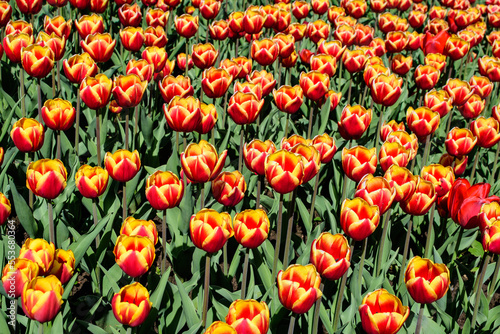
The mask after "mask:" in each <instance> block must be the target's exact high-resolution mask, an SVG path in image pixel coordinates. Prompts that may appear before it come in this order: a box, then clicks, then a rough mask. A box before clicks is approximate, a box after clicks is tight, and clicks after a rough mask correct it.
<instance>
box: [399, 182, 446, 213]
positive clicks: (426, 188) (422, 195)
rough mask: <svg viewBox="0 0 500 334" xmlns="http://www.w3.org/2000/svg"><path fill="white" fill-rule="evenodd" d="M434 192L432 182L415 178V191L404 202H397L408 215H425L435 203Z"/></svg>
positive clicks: (435, 196)
mask: <svg viewBox="0 0 500 334" xmlns="http://www.w3.org/2000/svg"><path fill="white" fill-rule="evenodd" d="M436 198H437V195H436V190H435V189H434V185H433V184H432V182H429V181H425V180H424V179H422V178H421V177H420V176H417V185H416V187H415V191H414V192H413V194H411V195H410V197H408V198H407V199H406V200H404V201H401V202H399V205H400V206H401V209H403V211H404V212H406V213H407V214H409V215H413V216H422V215H425V214H426V213H427V212H428V211H429V209H430V208H431V206H432V205H433V204H434V202H435V201H436Z"/></svg>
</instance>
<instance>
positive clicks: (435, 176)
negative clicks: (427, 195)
mask: <svg viewBox="0 0 500 334" xmlns="http://www.w3.org/2000/svg"><path fill="white" fill-rule="evenodd" d="M420 176H421V177H422V179H423V180H425V181H429V182H431V183H432V184H433V185H434V189H435V190H436V195H437V197H443V196H445V195H446V194H448V192H449V191H450V189H451V186H452V184H453V182H455V173H454V172H453V169H452V168H451V167H445V166H443V165H440V164H432V165H428V166H424V167H422V171H421V172H420Z"/></svg>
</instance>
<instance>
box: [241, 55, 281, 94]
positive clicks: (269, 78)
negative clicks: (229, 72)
mask: <svg viewBox="0 0 500 334" xmlns="http://www.w3.org/2000/svg"><path fill="white" fill-rule="evenodd" d="M233 60H235V61H236V58H234V59H233ZM250 67H251V63H250ZM242 72H243V70H242ZM240 76H241V73H240ZM247 80H248V81H250V82H251V83H254V84H259V83H260V85H261V86H262V96H267V95H269V93H271V92H272V91H273V88H274V86H275V85H276V80H275V79H274V78H273V74H272V73H268V72H266V70H262V71H253V72H252V73H251V74H249V75H247Z"/></svg>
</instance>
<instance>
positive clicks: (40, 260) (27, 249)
mask: <svg viewBox="0 0 500 334" xmlns="http://www.w3.org/2000/svg"><path fill="white" fill-rule="evenodd" d="M55 252H56V248H55V247H54V244H53V243H50V244H49V243H48V242H47V241H45V240H43V239H31V238H28V239H26V241H25V242H24V244H23V246H22V247H21V250H20V251H19V258H20V259H26V260H31V261H33V262H35V263H36V264H37V265H38V274H39V275H40V276H41V275H47V274H48V273H49V272H50V268H51V267H52V262H53V261H54V254H55ZM35 276H36V275H35ZM33 278H34V276H33Z"/></svg>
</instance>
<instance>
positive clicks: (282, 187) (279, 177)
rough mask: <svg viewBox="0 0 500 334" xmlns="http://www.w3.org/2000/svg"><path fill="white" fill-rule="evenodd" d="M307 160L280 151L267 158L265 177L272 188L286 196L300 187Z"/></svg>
mask: <svg viewBox="0 0 500 334" xmlns="http://www.w3.org/2000/svg"><path fill="white" fill-rule="evenodd" d="M304 160H305V158H303V157H302V156H300V155H298V154H294V153H291V152H288V151H285V150H279V151H276V152H274V153H272V154H269V155H268V156H267V157H266V162H265V175H266V178H267V181H268V182H269V184H270V186H271V187H272V188H273V189H274V190H275V191H277V192H278V193H280V194H286V193H289V192H291V191H293V190H294V189H295V188H296V187H298V186H299V185H300V184H301V183H302V180H303V178H304V163H307V161H304Z"/></svg>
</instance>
